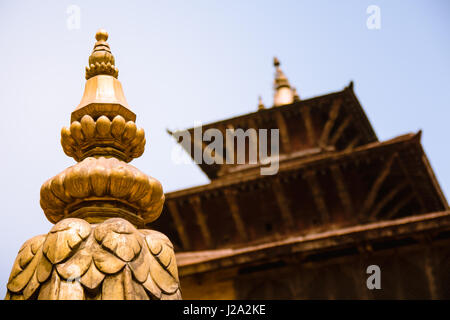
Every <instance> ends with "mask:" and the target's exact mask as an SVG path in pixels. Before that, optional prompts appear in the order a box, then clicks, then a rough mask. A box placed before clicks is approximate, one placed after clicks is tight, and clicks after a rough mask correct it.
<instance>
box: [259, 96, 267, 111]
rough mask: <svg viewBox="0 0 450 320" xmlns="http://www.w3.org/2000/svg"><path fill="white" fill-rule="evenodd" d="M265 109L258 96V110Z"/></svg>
mask: <svg viewBox="0 0 450 320" xmlns="http://www.w3.org/2000/svg"><path fill="white" fill-rule="evenodd" d="M265 108H266V107H265V106H264V103H263V101H262V98H261V96H258V110H262V109H265Z"/></svg>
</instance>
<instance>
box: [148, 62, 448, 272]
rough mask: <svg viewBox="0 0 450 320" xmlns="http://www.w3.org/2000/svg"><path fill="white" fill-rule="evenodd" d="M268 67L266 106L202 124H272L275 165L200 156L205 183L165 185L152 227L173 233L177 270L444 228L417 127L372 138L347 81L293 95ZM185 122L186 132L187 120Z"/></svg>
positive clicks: (441, 202) (443, 204)
mask: <svg viewBox="0 0 450 320" xmlns="http://www.w3.org/2000/svg"><path fill="white" fill-rule="evenodd" d="M275 67H276V68H277V70H276V79H275V85H274V89H275V95H274V106H273V107H272V108H264V107H262V103H261V102H260V103H259V107H258V111H255V112H253V113H249V114H245V115H242V116H238V117H234V118H230V119H226V120H223V121H218V122H214V123H210V124H207V125H204V126H203V128H202V129H203V130H207V129H209V128H216V129H219V130H220V131H221V132H222V133H223V135H224V136H225V130H226V129H237V128H242V129H243V130H247V129H249V128H254V129H263V128H264V129H279V132H280V156H279V172H278V174H276V175H273V176H264V175H261V174H260V167H261V163H258V164H256V165H255V164H253V165H251V164H213V165H208V164H205V163H202V164H199V166H200V168H201V169H202V170H203V172H204V173H205V174H206V175H207V176H208V177H209V178H210V179H211V183H209V184H206V185H202V186H198V187H193V188H188V189H184V190H179V191H175V192H169V193H166V204H165V206H164V209H163V214H162V215H161V218H160V219H159V220H158V221H157V222H155V223H154V224H153V225H152V227H153V228H156V229H158V230H160V231H162V232H164V233H166V234H167V235H168V236H169V237H170V238H171V239H172V240H173V243H174V245H175V248H176V252H179V253H178V255H177V259H178V261H179V267H180V272H181V274H182V275H189V274H196V273H202V272H206V271H210V270H214V269H220V268H224V267H225V266H227V267H230V266H236V265H238V266H239V265H240V266H246V265H248V264H255V263H256V264H257V263H258V261H259V262H262V261H265V262H267V261H271V260H274V259H275V260H277V259H279V257H280V256H283V255H289V254H292V253H293V252H298V251H301V252H303V253H302V254H304V255H307V254H308V255H309V254H311V252H314V254H318V252H321V250H322V249H323V250H325V249H326V250H328V251H329V250H331V251H333V250H334V251H336V250H337V251H336V252H338V251H339V250H344V249H345V250H355V251H358V250H365V249H364V248H363V247H365V246H366V244H367V246H368V247H370V248H372V246H375V247H376V246H377V245H378V246H381V245H382V244H383V243H384V244H385V245H387V243H391V245H393V246H395V245H396V244H395V243H396V241H397V242H398V241H401V239H403V240H402V241H413V240H411V239H412V238H411V235H416V234H417V232H419V233H421V232H422V231H423V232H425V231H427V232H428V231H430V230H431V231H430V232H433V234H435V235H437V234H440V233H441V232H447V231H446V230H448V228H449V226H450V218H449V212H448V211H447V210H449V206H448V203H447V200H446V199H445V196H444V195H443V193H442V191H441V189H440V187H439V183H438V182H437V180H436V177H435V175H434V173H433V170H432V168H431V166H430V164H429V162H428V160H427V157H426V155H425V153H424V150H423V148H422V146H421V142H420V138H421V132H420V131H419V132H418V133H409V134H405V135H402V136H399V137H396V138H394V139H391V140H387V141H382V142H380V141H378V138H377V136H376V134H375V132H374V130H373V128H372V126H371V124H370V122H369V120H368V119H367V117H366V115H365V113H364V111H363V109H362V107H361V105H360V103H359V101H358V99H357V97H356V95H355V93H354V91H353V83H350V84H349V85H348V86H347V87H346V88H345V89H344V90H342V91H339V92H334V93H330V94H327V95H323V96H319V97H315V98H311V99H306V100H299V98H298V95H297V98H296V99H294V95H295V93H294V89H292V88H291V87H290V84H289V82H288V81H287V78H285V76H284V74H283V73H282V71H281V70H280V69H279V62H278V60H276V61H275ZM280 77H281V78H283V77H284V78H283V79H281V80H283V81H281V80H280ZM280 88H284V89H286V88H288V89H289V90H291V93H292V97H291V98H292V99H291V100H290V101H287V100H283V101H285V103H279V101H278V102H277V99H278V97H279V92H278V91H279V90H280ZM284 94H286V93H284ZM286 101H287V102H286ZM188 131H189V132H190V133H191V135H192V134H193V131H194V128H190V129H188ZM172 134H173V133H172ZM249 143H256V141H254V142H251V140H250V139H249V140H247V145H246V147H247V148H249ZM192 147H193V148H196V147H199V146H198V145H197V144H194V143H192ZM205 147H206V145H205V144H203V146H202V149H203V150H204V148H205ZM203 150H202V151H203ZM247 150H248V149H247ZM225 152H226V150H225V148H224V150H223V154H225ZM258 160H259V159H258ZM439 230H440V231H439ZM408 237H409V238H408ZM405 239H409V240H405ZM416 240H417V239H416ZM414 241H415V240H414ZM361 248H362V249H361ZM319 249H320V250H319ZM336 254H339V253H336Z"/></svg>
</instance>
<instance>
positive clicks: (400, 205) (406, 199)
mask: <svg viewBox="0 0 450 320" xmlns="http://www.w3.org/2000/svg"><path fill="white" fill-rule="evenodd" d="M413 198H414V194H413V193H411V194H409V195H407V196H406V197H404V198H403V199H402V200H400V201H399V202H398V203H397V204H396V205H395V206H394V207H393V208H392V209H391V210H390V211H389V212H388V213H387V214H386V215H385V216H384V218H385V219H387V220H389V219H392V218H393V217H395V215H396V214H397V213H398V212H399V211H400V210H401V209H402V208H403V207H404V206H405V205H407V204H408V202H410V201H411V200H412V199H413Z"/></svg>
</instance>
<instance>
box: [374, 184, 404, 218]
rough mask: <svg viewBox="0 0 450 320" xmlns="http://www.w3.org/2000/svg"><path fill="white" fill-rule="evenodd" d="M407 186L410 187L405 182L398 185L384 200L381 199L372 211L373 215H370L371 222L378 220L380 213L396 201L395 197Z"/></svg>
mask: <svg viewBox="0 0 450 320" xmlns="http://www.w3.org/2000/svg"><path fill="white" fill-rule="evenodd" d="M407 185H408V183H407V182H403V183H400V184H398V185H396V186H395V187H394V188H393V189H392V190H391V191H389V192H388V194H386V195H385V196H384V197H383V199H381V200H380V201H379V202H378V203H377V204H376V205H375V207H374V208H373V209H372V211H371V213H370V214H369V220H370V221H373V220H376V218H377V217H378V214H379V213H380V211H381V210H382V209H383V208H384V207H385V206H386V205H387V204H388V203H389V201H391V200H392V199H394V197H395V196H396V195H397V194H398V193H399V192H400V191H402V190H403V189H404V188H405V187H406V186H407Z"/></svg>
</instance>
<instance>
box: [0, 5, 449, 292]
mask: <svg viewBox="0 0 450 320" xmlns="http://www.w3.org/2000/svg"><path fill="white" fill-rule="evenodd" d="M71 4H75V5H78V6H79V7H80V9H81V25H80V27H81V28H80V29H78V30H69V29H68V28H67V27H66V20H67V18H68V15H67V13H66V9H67V7H68V6H69V5H71ZM371 4H374V5H378V6H379V7H380V9H381V29H380V30H368V29H367V27H366V19H367V17H368V15H367V14H366V9H367V7H368V6H369V5H371ZM449 14H450V2H448V1H446V0H443V1H392V0H391V1H377V0H371V1H362V0H355V1H332V0H330V1H309V2H306V1H257V0H252V1H250V0H245V1H237V0H234V1H212V0H209V1H193V0H191V1H186V0H185V1H169V0H167V1H162V0H160V1H145V2H144V1H141V2H137V1H75V0H73V1H9V2H6V1H1V2H0V49H1V50H0V52H1V56H0V57H1V59H0V88H1V94H0V110H1V117H0V138H1V141H2V152H1V154H2V156H1V159H0V165H1V171H0V197H1V198H0V199H1V203H2V212H1V215H2V216H1V221H2V223H1V224H0V254H1V255H0V256H1V262H0V295H2V297H3V295H4V294H5V286H6V282H7V278H8V275H9V273H10V270H11V267H12V264H13V261H14V258H15V256H16V254H17V251H18V249H19V248H20V246H21V245H22V243H23V242H24V241H26V240H27V239H29V238H31V237H32V236H35V235H38V234H43V233H47V232H48V231H49V229H50V228H51V224H50V223H49V222H48V221H47V220H46V218H45V216H44V214H43V212H42V210H41V208H40V206H39V190H40V187H41V185H42V183H43V182H44V181H45V180H47V179H48V178H50V177H52V176H54V175H56V174H57V173H59V172H61V171H62V170H63V169H64V168H66V167H68V166H70V165H72V164H74V160H73V159H71V158H68V157H67V156H65V154H64V153H63V151H62V148H61V146H60V143H59V140H60V129H61V127H63V126H67V125H68V124H69V120H70V113H71V112H72V110H73V109H74V108H75V107H76V106H77V105H78V103H79V101H80V99H81V96H82V93H83V88H84V83H85V80H84V67H85V66H86V63H87V60H88V56H89V54H90V52H91V50H92V47H93V45H94V42H95V40H94V35H95V32H96V30H97V29H98V28H100V27H103V28H105V29H106V30H107V31H108V32H109V34H110V38H109V43H110V46H111V49H112V52H113V54H114V55H115V57H116V65H117V66H118V68H119V80H120V81H121V82H122V85H123V87H124V91H125V95H126V97H127V100H128V102H129V104H130V106H131V107H132V109H133V111H134V112H136V113H137V123H138V125H139V126H141V127H143V128H144V129H145V131H146V134H147V149H146V152H145V153H144V155H143V156H142V157H141V158H140V159H137V160H135V161H133V165H135V166H137V167H138V168H140V169H141V170H142V171H143V172H145V173H147V174H149V175H152V176H154V177H155V178H157V179H159V180H160V181H161V182H162V184H163V186H164V188H165V190H166V191H171V190H175V189H180V188H185V187H188V186H192V185H198V184H203V183H207V181H208V180H207V179H206V177H205V176H204V175H203V174H202V173H201V171H200V170H199V169H198V168H197V167H195V166H194V165H178V166H176V165H174V164H173V162H172V161H171V150H172V148H173V146H174V142H173V140H172V139H171V138H170V137H169V136H168V135H167V134H166V132H165V128H170V129H182V128H187V127H191V126H192V125H193V123H194V121H203V122H210V121H214V120H219V119H224V118H227V117H230V116H235V115H239V114H243V113H248V112H252V111H254V110H256V107H257V96H258V95H260V94H261V95H262V96H263V100H264V102H265V103H266V104H270V103H271V101H272V80H273V72H274V70H273V67H272V57H273V56H274V55H277V56H278V57H279V58H280V60H281V62H282V68H283V70H284V71H285V73H286V75H287V76H288V77H289V80H290V81H291V83H292V84H293V85H295V86H296V87H297V89H298V91H299V93H300V96H301V97H302V98H308V97H313V96H317V95H321V94H325V93H328V92H331V91H337V90H341V89H342V88H343V87H345V86H346V85H347V84H348V83H349V82H350V80H353V81H354V82H355V92H356V94H357V96H358V97H359V99H360V102H361V104H362V106H363V108H364V110H365V111H366V113H367V115H368V117H369V120H370V121H371V122H372V125H373V127H374V129H375V131H376V133H377V135H378V137H379V138H380V139H381V140H384V139H389V138H392V137H394V136H397V135H400V134H403V133H406V132H412V131H413V132H415V131H417V130H419V129H423V131H424V133H423V138H422V143H423V145H424V148H425V151H426V152H427V154H428V157H429V158H430V160H431V164H432V166H433V168H434V170H435V172H436V175H437V178H438V180H439V182H440V183H441V186H442V188H443V190H444V192H445V193H446V195H449V194H450V192H449V191H450V166H449V155H450V151H449V147H448V133H447V129H448V127H449V119H450V108H449V107H450V106H449V101H450V41H449V31H450V19H449V18H450V17H449Z"/></svg>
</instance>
